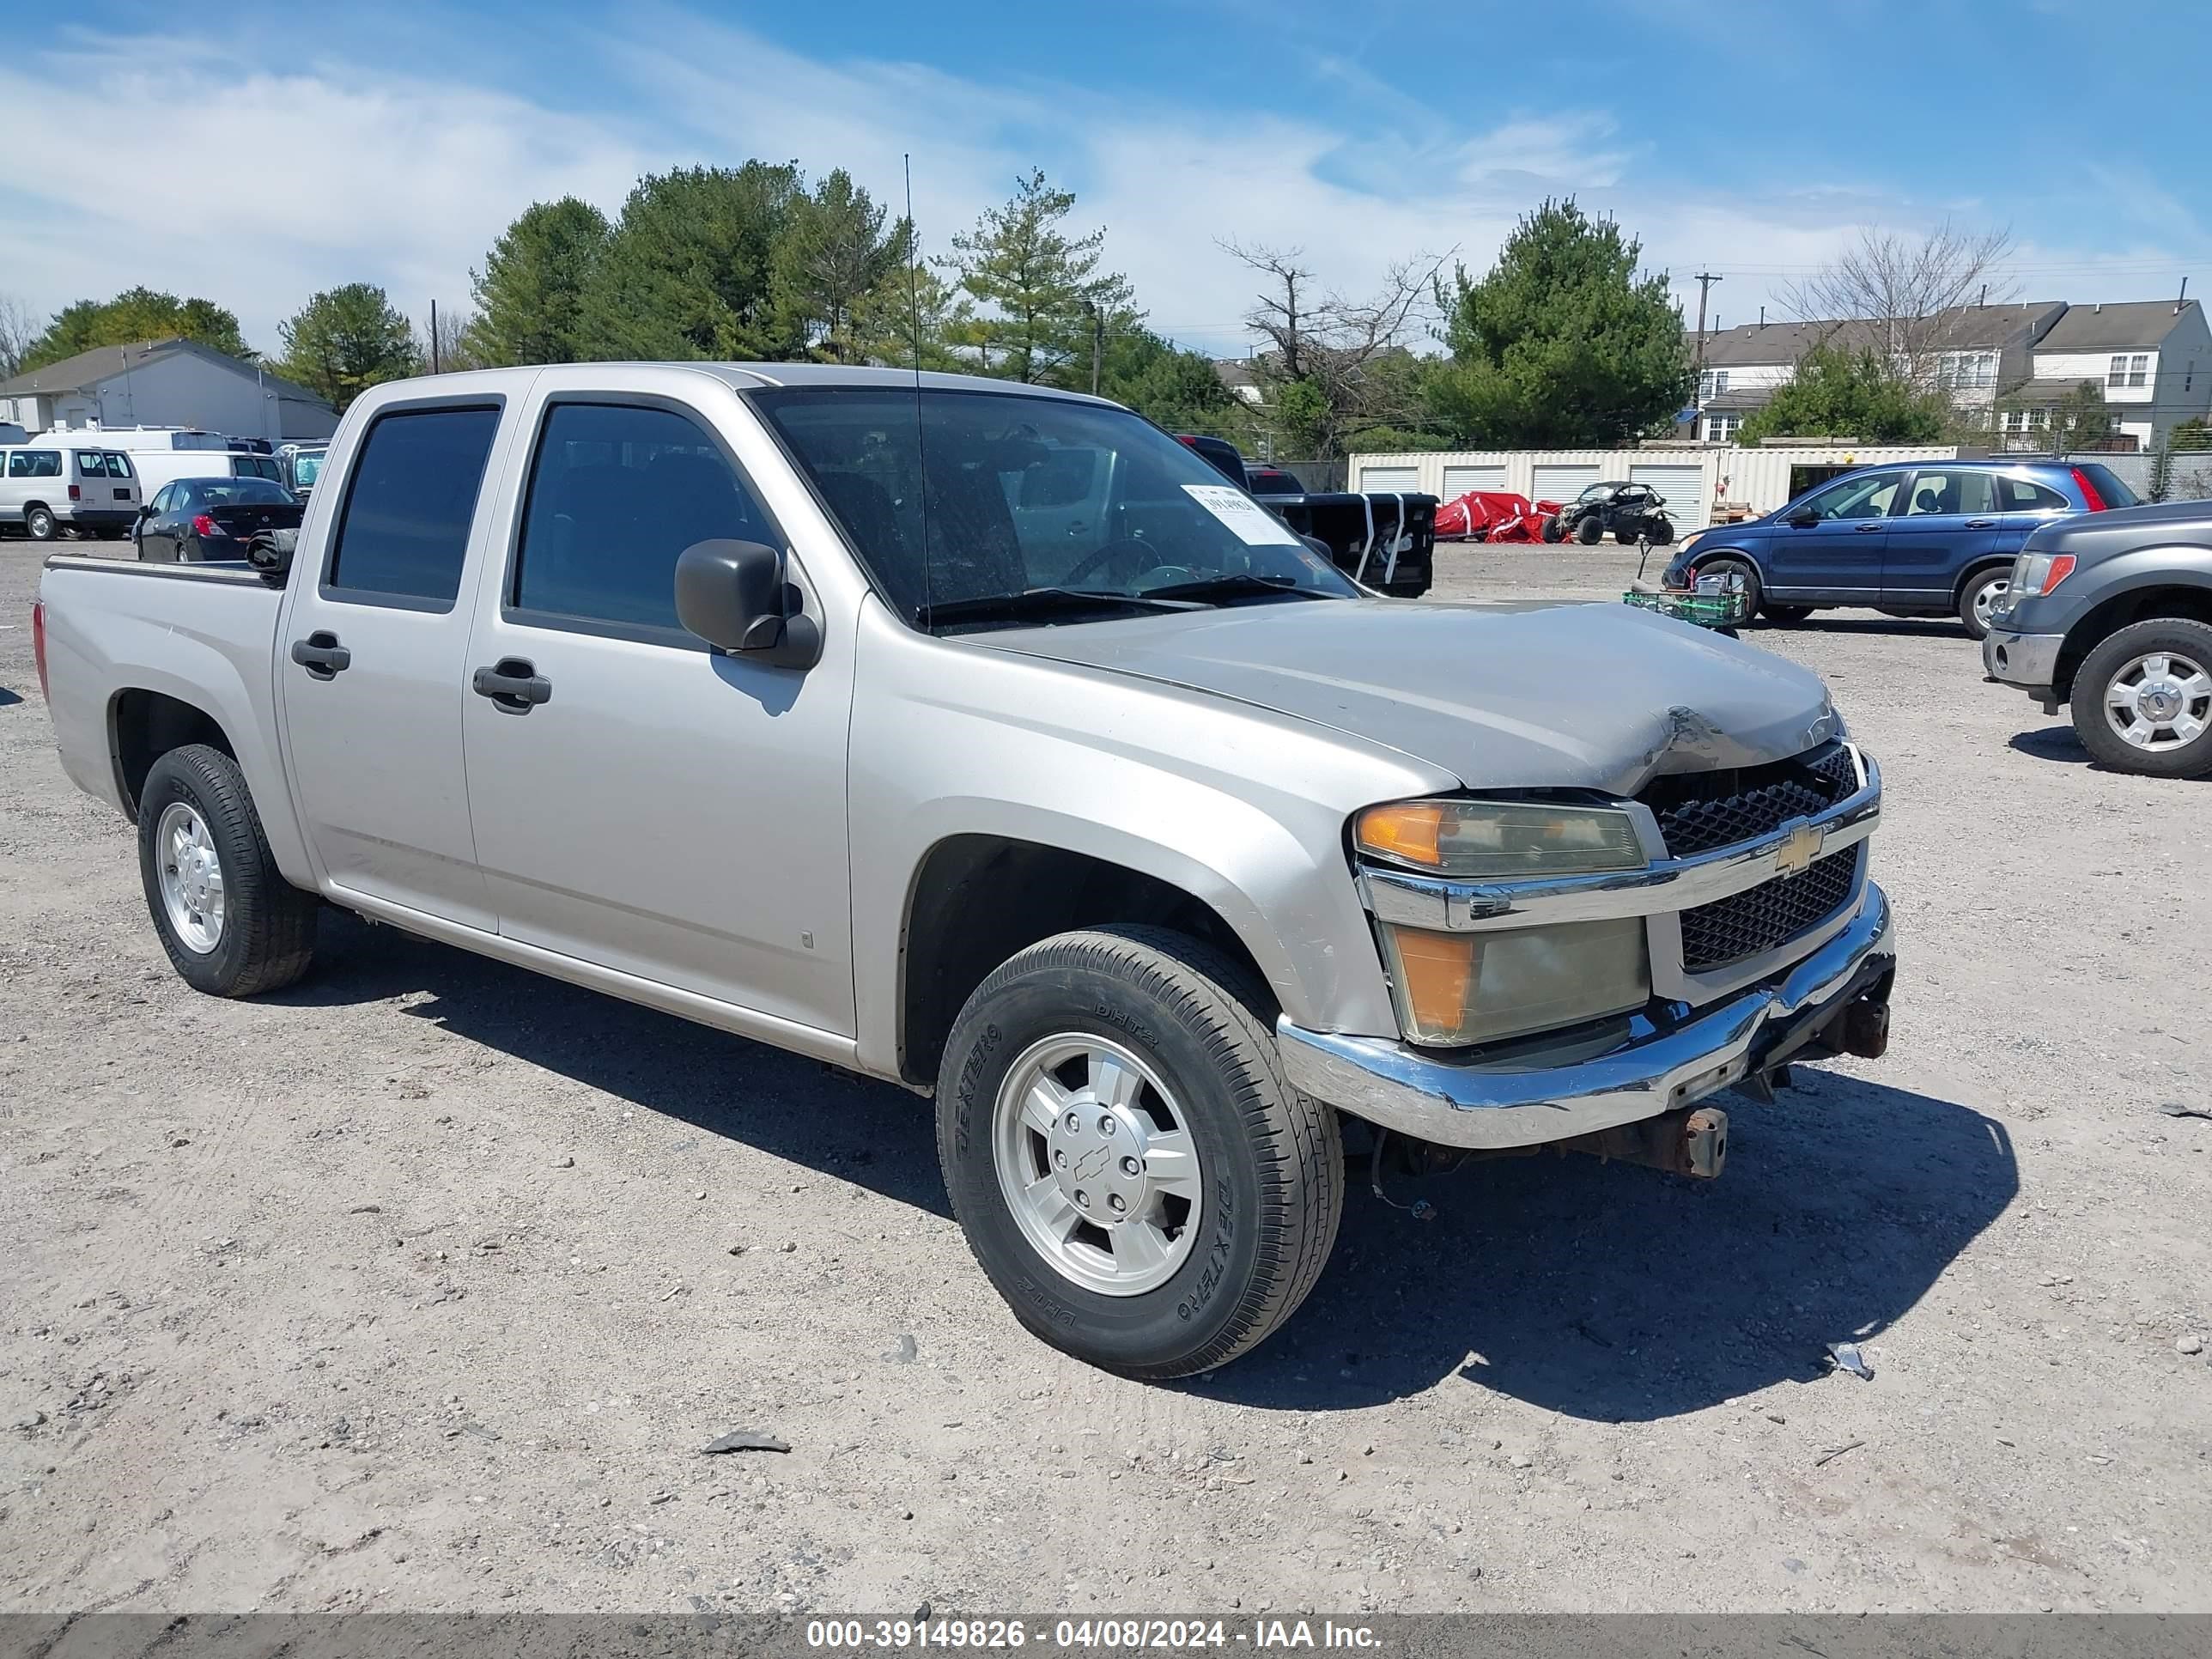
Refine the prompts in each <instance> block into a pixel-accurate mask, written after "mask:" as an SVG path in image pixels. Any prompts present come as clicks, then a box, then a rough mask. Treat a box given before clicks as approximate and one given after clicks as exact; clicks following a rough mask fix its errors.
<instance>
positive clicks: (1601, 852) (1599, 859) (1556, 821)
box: [1352, 800, 1651, 1047]
mask: <svg viewBox="0 0 2212 1659" xmlns="http://www.w3.org/2000/svg"><path fill="white" fill-rule="evenodd" d="M1352 839H1353V842H1354V844H1355V845H1356V846H1357V847H1358V849H1359V851H1360V853H1361V854H1363V855H1364V856H1365V857H1367V858H1369V859H1370V860H1383V861H1387V862H1389V863H1390V864H1394V865H1397V866H1410V867H1411V868H1413V869H1414V870H1418V871H1420V872H1426V873H1431V874H1434V875H1436V876H1439V877H1443V878H1459V879H1462V880H1474V881H1511V880H1516V879H1518V880H1524V881H1525V880H1530V879H1536V878H1544V877H1547V876H1565V875H1597V874H1603V873H1606V872H1611V871H1626V870H1640V869H1642V868H1643V867H1644V864H1645V862H1646V859H1645V854H1644V847H1643V843H1642V842H1640V841H1639V840H1638V838H1637V834H1636V826H1635V824H1634V823H1633V822H1632V821H1631V819H1630V818H1629V816H1628V814H1626V812H1623V811H1619V810H1617V809H1615V808H1612V807H1604V806H1582V805H1571V804H1568V805H1553V804H1551V803H1547V802H1539V801H1488V800H1413V801H1396V802H1393V803H1391V804H1390V805H1386V806H1376V807H1370V808H1369V809H1368V810H1367V811H1364V812H1362V813H1361V814H1360V815H1359V817H1358V821H1357V822H1356V823H1355V824H1354V826H1353V835H1352ZM1376 932H1377V933H1378V935H1379V936H1380V939H1381V941H1382V948H1383V964H1384V966H1385V967H1386V968H1387V969H1389V975H1390V992H1391V996H1392V999H1393V1000H1394V1001H1395V1005H1396V1008H1397V1013H1398V1025H1399V1029H1400V1030H1401V1032H1402V1033H1403V1034H1404V1036H1406V1037H1407V1040H1409V1041H1411V1042H1419V1043H1426V1044H1432V1045H1435V1046H1438V1047H1457V1046H1460V1045H1463V1044H1468V1043H1476V1042H1497V1041H1498V1040H1500V1039H1501V1038H1504V1037H1510V1036H1525V1035H1527V1034H1528V1033H1530V1032H1534V1031H1542V1030H1551V1029H1553V1028H1554V1027H1557V1026H1562V1025H1573V1024H1579V1023H1581V1022H1582V1021H1583V1020H1588V1019H1596V1018H1601V1017H1603V1016H1605V1015H1607V1014H1617V1013H1623V1012H1627V1011H1629V1010H1631V1009H1635V1008H1640V1007H1642V1006H1644V1003H1645V1002H1646V1001H1648V1000H1650V995H1651V976H1650V951H1649V948H1648V947H1647V945H1646V944H1645V942H1644V921H1643V919H1642V918H1641V917H1638V916H1629V917H1622V918H1617V919H1613V920H1607V921H1576V922H1562V923H1555V924H1553V925H1552V926H1550V927H1516V928H1500V929H1497V930H1494V931H1492V930H1484V931H1480V932H1477V931H1468V932H1451V933H1443V932H1437V931H1433V930H1431V929H1425V928H1419V927H1406V926H1403V925H1401V924H1397V923H1393V922H1387V921H1378V922H1377V923H1376Z"/></svg>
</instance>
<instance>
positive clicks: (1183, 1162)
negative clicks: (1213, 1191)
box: [991, 1032, 1206, 1296]
mask: <svg viewBox="0 0 2212 1659" xmlns="http://www.w3.org/2000/svg"><path fill="white" fill-rule="evenodd" d="M991 1153H992V1162H993V1164H994V1166H995V1167H996V1169H997V1170H998V1176H999V1190H1000V1194H1002V1195H1003V1196H1004V1197H1005V1199H1006V1207H1007V1208H1008V1209H1009V1210H1010V1211H1012V1212H1013V1217H1014V1220H1015V1222H1016V1223H1017V1224H1018V1225H1019V1226H1020V1228H1021V1230H1022V1234H1023V1237H1025V1238H1027V1239H1028V1240H1029V1242H1030V1244H1031V1245H1032V1246H1033V1247H1035V1249H1036V1251H1037V1253H1038V1254H1039V1255H1042V1256H1043V1257H1044V1259H1045V1260H1046V1261H1048V1262H1050V1263H1051V1264H1052V1267H1053V1268H1054V1271H1055V1272H1057V1273H1059V1274H1060V1277H1062V1278H1063V1279H1067V1280H1069V1281H1070V1282H1071V1283H1073V1284H1075V1285H1080V1286H1082V1287H1083V1288H1084V1289H1085V1290H1087V1291H1098V1292H1099V1293H1100V1294H1102V1295H1105V1296H1141V1295H1142V1294H1143V1293H1144V1292H1145V1291H1150V1290H1154V1289H1157V1288H1158V1286H1160V1285H1164V1284H1165V1283H1166V1282H1167V1281H1168V1280H1169V1279H1171V1278H1173V1277H1174V1276H1175V1273H1176V1269H1178V1268H1179V1267H1182V1264H1183V1262H1184V1261H1186V1260H1188V1257H1189V1255H1190V1252H1191V1247H1192V1245H1193V1243H1194V1242H1195V1241H1196V1239H1197V1237H1198V1232H1199V1218H1200V1215H1201V1214H1202V1213H1203V1212H1204V1209H1205V1203H1206V1183H1205V1179H1204V1177H1203V1176H1202V1174H1201V1173H1200V1169H1199V1162H1198V1147H1197V1146H1196V1144H1195V1143H1194V1141H1193V1140H1192V1139H1191V1136H1190V1127H1189V1124H1188V1121H1187V1120H1186V1118H1185V1117H1184V1115H1183V1113H1182V1109H1181V1108H1180V1107H1179V1106H1177V1105H1176V1102H1175V1098H1174V1097H1173V1096H1171V1095H1170V1094H1169V1092H1168V1091H1167V1090H1166V1089H1165V1088H1164V1087H1163V1086H1162V1085H1161V1083H1160V1079H1159V1078H1158V1075H1157V1074H1156V1073H1154V1072H1153V1071H1152V1068H1151V1067H1150V1066H1146V1064H1145V1062H1144V1061H1143V1060H1139V1059H1138V1058H1137V1056H1136V1055H1134V1054H1132V1053H1130V1052H1129V1050H1127V1048H1123V1047H1121V1044H1120V1043H1118V1042H1109V1040H1107V1039H1106V1038H1104V1037H1100V1036H1091V1035H1090V1034H1088V1033H1085V1032H1066V1033H1063V1034H1062V1035H1060V1036H1048V1037H1046V1038H1044V1039H1043V1040H1042V1042H1033V1043H1031V1044H1030V1046H1029V1048H1026V1049H1024V1051H1023V1052H1022V1053H1021V1054H1020V1055H1018V1057H1017V1058H1016V1059H1015V1060H1014V1063H1013V1064H1012V1066H1009V1067H1008V1068H1007V1070H1006V1081H1005V1082H1003V1083H1002V1084H1000V1085H999V1098H998V1101H997V1103H996V1104H995V1105H994V1108H993V1109H992V1115H991Z"/></svg>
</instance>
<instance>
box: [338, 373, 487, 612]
mask: <svg viewBox="0 0 2212 1659" xmlns="http://www.w3.org/2000/svg"><path fill="white" fill-rule="evenodd" d="M499 420H500V411H499V410H498V409H497V408H496V407H489V406H487V407H480V408H479V407H471V408H465V409H450V408H440V409H395V410H388V411H386V413H384V414H382V415H380V416H377V417H376V419H375V421H374V422H373V423H372V424H371V425H370V427H369V428H368V435H366V436H365V437H363V438H362V444H361V453H360V455H359V458H358V459H356V461H355V463H354V468H353V476H352V477H351V479H350V480H349V482H348V483H347V488H346V496H345V504H344V506H343V507H341V508H340V509H339V514H338V524H337V532H336V534H335V535H334V536H333V537H332V538H331V553H330V560H329V564H328V567H327V568H326V570H325V574H324V577H323V581H322V586H321V592H322V594H323V597H324V598H325V599H340V600H350V601H353V602H355V603H356V604H363V605H395V606H398V607H400V608H402V609H408V610H416V611H450V610H452V609H453V599H454V596H455V595H456V594H458V593H459V592H460V586H461V565H462V562H463V561H464V560H465V558H466V557H467V555H468V547H469V531H470V527H471V525H473V524H474V523H475V521H476V512H477V495H478V494H479V493H480V492H481V491H482V489H483V479H484V470H485V467H486V465H488V464H489V461H490V459H491V446H492V440H493V439H494V437H495V436H496V435H497V434H498V431H499Z"/></svg>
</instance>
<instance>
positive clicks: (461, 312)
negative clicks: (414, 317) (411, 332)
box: [414, 306, 484, 374]
mask: <svg viewBox="0 0 2212 1659" xmlns="http://www.w3.org/2000/svg"><path fill="white" fill-rule="evenodd" d="M476 323H477V311H476V309H475V308H474V307H470V306H440V307H438V311H437V326H438V332H437V337H436V338H435V340H434V339H433V338H432V337H431V334H430V324H429V322H428V319H424V320H422V321H418V322H416V324H415V325H414V327H415V354H416V356H418V357H420V358H421V359H422V370H421V372H422V373H423V374H429V373H431V372H432V370H433V368H434V367H435V370H436V372H438V373H439V374H452V373H453V371H454V370H456V369H462V368H483V366H484V365H483V359H482V358H481V357H480V356H478V355H477V350H476V349H475V347H474V346H473V345H471V343H470V341H469V332H470V331H471V329H473V328H474V327H475V326H476Z"/></svg>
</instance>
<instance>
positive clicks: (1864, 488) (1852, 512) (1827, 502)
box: [1800, 472, 1904, 519]
mask: <svg viewBox="0 0 2212 1659" xmlns="http://www.w3.org/2000/svg"><path fill="white" fill-rule="evenodd" d="M1902 477H1904V475H1903V474H1902V473H1898V472H1876V473H1874V474H1871V475H1870V476H1868V477H1857V478H1844V479H1843V480H1841V481H1840V482H1838V483H1833V484H1831V485H1830V486H1829V487H1828V488H1827V489H1824V490H1822V491H1821V492H1820V494H1819V495H1814V496H1812V497H1810V498H1809V499H1808V500H1807V501H1805V502H1804V503H1803V505H1802V508H1801V509H1800V510H1801V511H1804V512H1808V513H1812V514H1813V515H1814V517H1816V518H1821V519H1879V518H1881V517H1882V516H1883V515H1885V514H1886V513H1888V511H1889V508H1890V503H1891V501H1893V500H1894V499H1895V497H1896V495H1897V486H1898V483H1899V480H1900V479H1901V478H1902Z"/></svg>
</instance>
